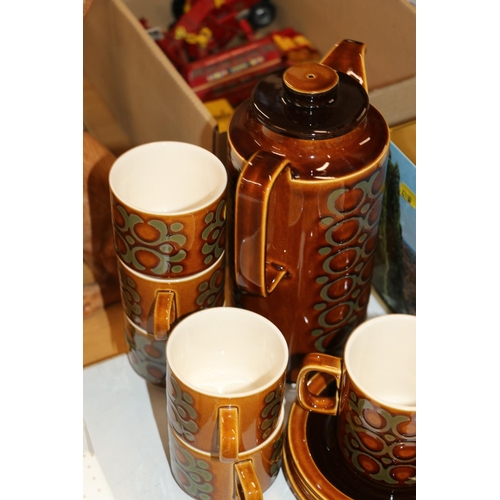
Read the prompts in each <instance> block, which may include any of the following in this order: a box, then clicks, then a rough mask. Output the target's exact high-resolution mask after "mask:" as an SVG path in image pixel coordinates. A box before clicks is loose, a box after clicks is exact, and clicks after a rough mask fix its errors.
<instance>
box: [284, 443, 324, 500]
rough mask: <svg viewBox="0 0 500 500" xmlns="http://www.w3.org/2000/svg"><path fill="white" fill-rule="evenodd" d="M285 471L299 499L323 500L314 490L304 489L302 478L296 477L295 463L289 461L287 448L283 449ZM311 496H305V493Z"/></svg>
mask: <svg viewBox="0 0 500 500" xmlns="http://www.w3.org/2000/svg"><path fill="white" fill-rule="evenodd" d="M282 464H283V465H282V466H283V472H284V473H285V477H286V480H287V481H288V483H289V486H290V488H291V490H292V491H293V493H294V495H295V496H296V497H297V498H298V499H299V500H321V499H320V498H319V497H317V496H316V495H315V494H314V493H313V492H312V491H310V490H309V489H306V490H305V491H304V488H303V486H302V485H301V483H300V478H298V477H296V475H297V474H296V472H295V471H294V470H293V463H291V464H289V463H288V458H287V452H286V449H284V450H283V460H282ZM306 494H307V495H309V496H305V495H306Z"/></svg>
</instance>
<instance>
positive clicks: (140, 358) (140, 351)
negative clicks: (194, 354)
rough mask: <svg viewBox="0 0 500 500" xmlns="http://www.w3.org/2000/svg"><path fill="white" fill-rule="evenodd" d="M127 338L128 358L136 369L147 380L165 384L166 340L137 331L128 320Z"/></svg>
mask: <svg viewBox="0 0 500 500" xmlns="http://www.w3.org/2000/svg"><path fill="white" fill-rule="evenodd" d="M125 339H126V341H127V349H128V359H129V362H130V364H131V366H132V368H133V369H134V371H135V372H136V373H137V374H138V375H140V376H141V377H143V378H144V379H146V380H147V381H149V382H151V383H153V384H156V385H160V386H162V387H164V386H165V375H166V360H165V342H160V341H157V340H155V339H154V337H153V336H152V335H151V336H148V337H146V336H145V335H142V334H140V333H137V332H136V330H135V329H134V327H133V326H132V325H130V324H129V323H128V322H127V326H126V335H125Z"/></svg>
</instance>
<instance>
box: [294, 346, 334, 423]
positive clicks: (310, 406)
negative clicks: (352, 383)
mask: <svg viewBox="0 0 500 500" xmlns="http://www.w3.org/2000/svg"><path fill="white" fill-rule="evenodd" d="M313 373H326V374H328V375H333V377H334V378H335V382H336V384H337V391H336V394H335V396H333V397H329V396H319V395H316V394H313V393H312V392H311V391H310V390H309V387H308V381H309V379H310V375H311V374H313ZM341 380H342V360H341V359H340V358H337V357H336V356H331V355H329V354H323V353H319V352H314V353H309V354H306V356H305V357H304V360H303V361H302V367H301V369H300V371H299V374H298V376H297V402H298V403H299V405H300V406H302V408H304V409H306V410H309V411H313V412H316V413H323V414H327V415H337V411H338V406H339V392H340V389H341Z"/></svg>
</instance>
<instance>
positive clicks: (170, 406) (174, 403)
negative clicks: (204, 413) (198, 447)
mask: <svg viewBox="0 0 500 500" xmlns="http://www.w3.org/2000/svg"><path fill="white" fill-rule="evenodd" d="M167 396H168V400H167V411H168V417H169V422H170V425H171V426H172V428H173V429H174V430H175V432H177V434H179V435H180V436H183V437H184V439H186V441H188V442H189V443H192V442H193V441H194V435H195V434H196V433H197V432H198V431H199V428H198V424H197V423H196V419H197V418H198V412H197V411H196V410H195V408H194V407H193V403H194V399H193V396H191V394H189V393H188V392H186V391H184V392H183V391H182V389H181V387H180V385H179V383H178V382H177V380H176V379H175V378H174V377H172V376H171V377H170V381H169V390H168V391H167Z"/></svg>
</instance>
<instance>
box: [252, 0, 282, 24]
mask: <svg viewBox="0 0 500 500" xmlns="http://www.w3.org/2000/svg"><path fill="white" fill-rule="evenodd" d="M275 15H276V9H275V7H274V5H273V4H272V3H271V2H270V1H269V0H263V1H262V2H259V3H258V4H256V5H254V6H253V7H252V8H251V9H250V13H249V14H248V22H249V23H250V24H251V25H252V27H253V28H254V29H259V28H264V26H267V25H269V24H271V23H272V22H273V21H274V16H275Z"/></svg>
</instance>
